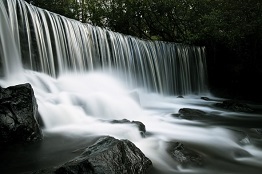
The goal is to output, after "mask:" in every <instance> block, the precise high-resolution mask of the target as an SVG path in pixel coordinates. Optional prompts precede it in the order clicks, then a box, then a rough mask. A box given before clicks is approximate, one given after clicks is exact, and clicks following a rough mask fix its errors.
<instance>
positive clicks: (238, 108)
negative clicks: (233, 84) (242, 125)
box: [215, 100, 253, 112]
mask: <svg viewBox="0 0 262 174" xmlns="http://www.w3.org/2000/svg"><path fill="white" fill-rule="evenodd" d="M215 106H217V107H219V108H223V109H227V110H231V111H235V112H253V109H252V108H251V107H250V106H248V105H247V104H245V103H242V102H240V101H237V100H225V101H223V102H222V103H216V104H215Z"/></svg>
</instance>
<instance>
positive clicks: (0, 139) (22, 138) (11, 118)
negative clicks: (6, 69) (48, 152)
mask: <svg viewBox="0 0 262 174" xmlns="http://www.w3.org/2000/svg"><path fill="white" fill-rule="evenodd" d="M37 108H38V107H37V103H36V99H35V96H34V91H33V89H32V87H31V85H30V84H28V83H27V84H22V85H17V86H11V87H8V88H1V89H0V146H3V145H9V144H14V143H29V142H36V141H39V140H41V139H42V138H43V135H42V132H41V129H40V128H39V124H38V123H37V121H36V114H37Z"/></svg>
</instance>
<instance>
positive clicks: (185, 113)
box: [178, 108, 206, 120]
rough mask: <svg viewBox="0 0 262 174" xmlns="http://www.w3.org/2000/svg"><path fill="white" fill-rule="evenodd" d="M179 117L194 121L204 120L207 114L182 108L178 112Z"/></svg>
mask: <svg viewBox="0 0 262 174" xmlns="http://www.w3.org/2000/svg"><path fill="white" fill-rule="evenodd" d="M178 113H179V117H180V118H184V119H188V120H192V119H203V118H204V117H205V116H206V112H204V111H201V110H198V109H191V108H182V109H179V111H178Z"/></svg>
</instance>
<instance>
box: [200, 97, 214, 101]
mask: <svg viewBox="0 0 262 174" xmlns="http://www.w3.org/2000/svg"><path fill="white" fill-rule="evenodd" d="M201 99H202V100H206V101H212V100H211V99H210V98H208V97H201Z"/></svg>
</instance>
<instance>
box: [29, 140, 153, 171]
mask: <svg viewBox="0 0 262 174" xmlns="http://www.w3.org/2000/svg"><path fill="white" fill-rule="evenodd" d="M151 166H152V162H151V161H150V160H149V159H148V158H147V157H146V156H145V155H144V154H143V153H142V152H141V150H140V149H138V148H137V147H136V146H135V145H134V144H133V143H132V142H130V141H128V140H117V139H115V138H113V137H109V136H107V137H103V138H100V139H99V140H98V141H97V142H96V143H95V144H94V145H92V146H90V147H88V148H87V149H85V151H84V152H83V153H82V154H81V155H80V156H78V157H76V158H75V159H73V160H71V161H69V162H67V163H65V164H63V165H62V166H59V167H55V168H51V169H46V170H41V171H38V172H35V173H34V174H145V173H147V171H148V169H149V168H150V167H151Z"/></svg>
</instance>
